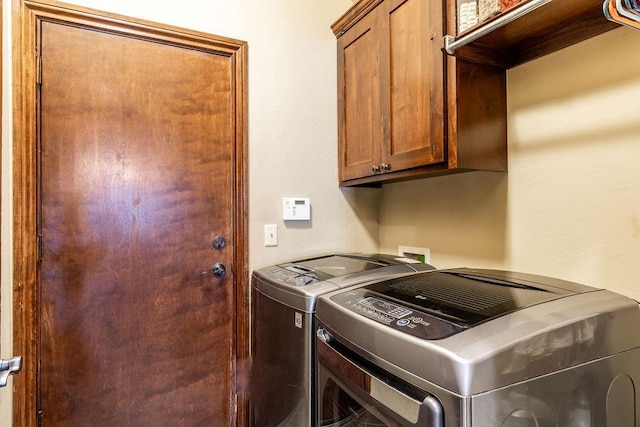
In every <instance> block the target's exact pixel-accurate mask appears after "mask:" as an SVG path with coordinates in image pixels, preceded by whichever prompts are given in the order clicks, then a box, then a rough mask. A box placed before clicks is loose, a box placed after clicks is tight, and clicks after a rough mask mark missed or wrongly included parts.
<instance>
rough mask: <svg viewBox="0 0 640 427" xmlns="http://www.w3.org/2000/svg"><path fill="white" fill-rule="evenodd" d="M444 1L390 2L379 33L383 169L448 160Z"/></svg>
mask: <svg viewBox="0 0 640 427" xmlns="http://www.w3.org/2000/svg"><path fill="white" fill-rule="evenodd" d="M442 4H443V2H442V1H429V0H387V1H386V2H384V3H383V5H382V6H383V7H384V9H383V10H381V11H380V12H381V14H383V15H384V17H383V20H382V22H381V26H382V29H381V33H382V34H385V37H384V38H383V39H382V42H381V49H382V58H388V64H385V65H384V66H383V67H382V70H381V71H382V79H383V81H387V82H389V84H386V85H384V86H383V87H384V89H383V91H382V93H381V105H382V108H383V110H382V111H383V113H382V114H383V117H384V122H383V129H384V151H383V153H382V155H381V160H382V163H383V164H386V165H388V167H389V171H396V170H401V169H408V168H412V167H416V166H425V165H430V164H433V163H440V162H443V161H444V160H445V158H444V152H445V150H444V134H445V133H444V129H445V125H446V124H445V118H444V113H443V112H444V104H445V103H444V87H445V80H444V54H443V52H442V51H441V50H440V48H439V46H438V43H439V41H440V40H441V39H442V37H443V26H444V20H443V11H442Z"/></svg>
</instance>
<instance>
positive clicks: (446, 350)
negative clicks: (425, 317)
mask: <svg viewBox="0 0 640 427" xmlns="http://www.w3.org/2000/svg"><path fill="white" fill-rule="evenodd" d="M460 271H464V272H469V271H470V270H460ZM501 273H502V277H503V278H508V277H510V276H511V279H510V280H517V282H519V283H522V282H523V280H524V279H525V278H531V279H532V280H530V281H529V282H528V283H529V284H531V285H535V286H539V287H547V288H550V289H560V290H561V293H560V296H559V297H557V298H555V299H551V300H547V301H544V302H539V303H537V304H535V305H527V306H526V307H525V308H521V309H518V310H516V311H509V312H506V314H502V315H499V316H498V317H494V318H491V319H490V320H487V321H483V322H479V323H477V324H475V325H474V326H471V327H469V328H467V329H465V330H463V331H461V332H459V333H456V334H454V335H450V336H448V337H446V338H442V339H437V340H430V339H423V338H419V337H418V336H415V335H412V334H410V333H406V332H404V331H403V328H407V327H408V325H410V324H412V323H413V322H412V320H409V321H408V322H406V320H408V319H409V316H411V314H410V313H409V314H406V317H404V316H403V317H400V318H398V319H394V322H396V323H395V324H394V326H397V327H390V326H389V322H388V321H387V320H385V319H384V318H381V314H380V313H382V312H379V313H374V314H371V313H363V312H362V311H361V312H358V310H357V309H354V308H353V307H352V306H349V305H345V304H342V303H340V302H339V301H340V300H341V299H343V298H344V297H345V296H348V295H349V294H350V293H351V294H352V295H353V296H355V297H356V298H357V296H358V293H360V291H361V290H362V289H366V288H369V287H370V286H369V285H363V286H357V287H356V288H351V289H348V290H346V291H337V292H333V293H331V294H328V295H325V296H323V297H321V298H320V299H319V301H318V307H317V318H318V321H319V323H321V324H322V325H323V326H324V327H325V328H326V329H328V330H329V332H330V333H332V334H333V335H334V336H335V337H336V339H337V340H339V341H340V342H341V343H343V344H344V345H346V346H348V347H350V348H351V349H352V350H354V351H356V353H358V354H360V355H361V356H363V357H364V358H365V359H369V360H371V361H373V362H374V363H376V364H378V365H381V366H384V367H385V369H388V370H390V371H391V372H392V373H394V374H396V375H397V376H399V377H401V378H405V379H407V380H410V381H411V380H413V381H414V382H415V380H416V378H418V379H423V380H427V381H429V382H431V383H433V384H435V385H437V386H440V387H443V388H445V389H447V390H449V391H451V392H454V393H456V394H460V395H473V394H477V393H481V392H484V391H488V390H492V389H495V388H498V387H502V386H506V385H509V384H512V383H515V382H518V381H523V380H526V379H528V378H533V377H536V376H540V375H544V374H547V373H550V372H554V371H557V370H561V369H564V368H567V367H570V366H575V365H577V364H580V363H585V362H588V361H591V360H595V359H598V358H602V357H607V356H609V355H611V354H615V353H619V352H623V351H626V350H630V349H633V348H637V347H640V309H639V308H638V304H637V302H635V301H633V300H631V299H629V298H626V297H624V296H621V295H618V294H615V293H613V292H610V291H605V290H598V289H595V288H589V287H586V286H582V285H577V284H571V283H569V282H563V281H558V280H556V279H550V278H549V279H548V280H547V281H546V283H545V280H544V278H542V277H540V276H527V275H516V276H517V277H518V279H514V278H513V277H515V276H513V275H512V274H510V273H508V272H495V271H493V272H489V271H486V270H473V274H474V275H480V276H482V275H483V274H484V275H486V276H487V277H494V278H495V277H496V275H500V274H501ZM430 274H433V275H434V277H435V276H436V275H437V274H438V272H433V273H425V275H430ZM415 277H416V276H411V278H415ZM495 286H500V285H498V284H495ZM452 291H453V290H452ZM390 302H393V303H394V304H396V305H398V306H402V307H406V308H408V310H409V311H412V310H413V309H415V306H409V305H408V304H406V302H403V301H399V300H397V299H395V300H393V301H390ZM383 314H384V313H383ZM431 314H435V313H431ZM376 316H377V317H376ZM400 321H403V322H402V323H403V324H404V326H398V325H397V322H400Z"/></svg>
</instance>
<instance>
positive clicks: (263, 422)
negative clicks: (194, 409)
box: [249, 278, 312, 427]
mask: <svg viewBox="0 0 640 427" xmlns="http://www.w3.org/2000/svg"><path fill="white" fill-rule="evenodd" d="M254 280H255V278H254ZM252 306H253V307H252V319H251V320H252V323H251V327H252V328H253V331H252V343H251V349H252V365H251V378H250V397H249V401H250V405H251V409H250V413H251V419H252V425H253V426H256V427H258V426H275V425H290V426H295V425H305V424H306V423H307V422H308V420H309V417H310V416H311V414H310V411H311V406H310V405H311V402H310V399H309V392H308V389H309V387H310V386H311V384H310V381H311V378H310V376H311V373H310V369H309V364H310V363H311V362H310V360H309V357H310V354H308V353H309V351H307V349H308V348H309V345H310V343H309V339H310V338H309V336H310V332H309V331H307V329H309V328H311V327H312V325H311V322H312V317H311V315H310V314H308V313H304V312H299V311H297V310H294V309H293V308H291V307H288V306H286V305H284V304H281V303H280V302H278V301H276V300H274V299H272V298H270V297H268V296H266V295H264V294H262V293H261V292H258V291H257V290H256V289H255V288H252ZM300 320H301V321H302V324H300V323H299V321H300ZM300 423H302V424H300Z"/></svg>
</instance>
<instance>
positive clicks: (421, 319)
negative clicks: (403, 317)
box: [412, 317, 424, 323]
mask: <svg viewBox="0 0 640 427" xmlns="http://www.w3.org/2000/svg"><path fill="white" fill-rule="evenodd" d="M412 320H413V323H422V321H423V320H424V319H423V318H422V317H414V318H413V319H412Z"/></svg>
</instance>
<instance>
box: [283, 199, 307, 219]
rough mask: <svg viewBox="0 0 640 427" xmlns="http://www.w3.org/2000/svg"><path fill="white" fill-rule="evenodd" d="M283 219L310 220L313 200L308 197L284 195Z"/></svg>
mask: <svg viewBox="0 0 640 427" xmlns="http://www.w3.org/2000/svg"><path fill="white" fill-rule="evenodd" d="M282 219H284V220H285V221H291V220H293V221H308V220H310V219H311V200H310V199H309V198H308V197H284V198H283V199H282Z"/></svg>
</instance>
